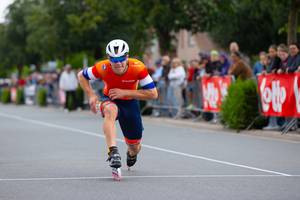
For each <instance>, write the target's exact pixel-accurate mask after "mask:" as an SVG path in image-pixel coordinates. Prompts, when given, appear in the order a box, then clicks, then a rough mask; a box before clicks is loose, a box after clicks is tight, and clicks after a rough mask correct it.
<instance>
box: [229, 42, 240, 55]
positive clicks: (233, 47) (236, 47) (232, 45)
mask: <svg viewBox="0 0 300 200" xmlns="http://www.w3.org/2000/svg"><path fill="white" fill-rule="evenodd" d="M229 51H230V53H234V52H239V51H240V47H239V45H238V43H237V42H231V43H230V44H229Z"/></svg>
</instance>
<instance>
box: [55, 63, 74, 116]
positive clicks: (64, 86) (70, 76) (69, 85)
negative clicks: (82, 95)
mask: <svg viewBox="0 0 300 200" xmlns="http://www.w3.org/2000/svg"><path fill="white" fill-rule="evenodd" d="M77 87H78V80H77V76H76V75H75V73H74V71H73V70H72V67H71V65H69V64H67V65H66V66H65V70H64V71H63V72H62V74H61V76H60V79H59V89H61V90H62V91H64V92H65V97H66V100H65V105H64V108H65V110H66V111H69V110H70V109H76V107H77V106H76V89H77ZM69 101H73V104H72V107H70V106H68V104H69Z"/></svg>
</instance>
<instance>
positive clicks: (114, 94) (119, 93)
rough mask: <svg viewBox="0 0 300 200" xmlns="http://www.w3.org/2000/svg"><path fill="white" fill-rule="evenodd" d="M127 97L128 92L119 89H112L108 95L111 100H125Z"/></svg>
mask: <svg viewBox="0 0 300 200" xmlns="http://www.w3.org/2000/svg"><path fill="white" fill-rule="evenodd" d="M126 95H127V93H126V90H122V89H119V88H114V89H110V90H109V93H108V96H109V98H110V99H112V100H115V99H121V98H124V97H126Z"/></svg>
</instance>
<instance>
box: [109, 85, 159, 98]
mask: <svg viewBox="0 0 300 200" xmlns="http://www.w3.org/2000/svg"><path fill="white" fill-rule="evenodd" d="M157 97H158V93H157V90H156V88H152V89H140V90H124V89H119V88H114V89H110V90H109V98H110V99H112V100H114V99H120V98H132V99H139V100H150V99H157Z"/></svg>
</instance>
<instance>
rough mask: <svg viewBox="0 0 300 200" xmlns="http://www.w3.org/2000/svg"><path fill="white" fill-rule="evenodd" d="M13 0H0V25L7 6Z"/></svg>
mask: <svg viewBox="0 0 300 200" xmlns="http://www.w3.org/2000/svg"><path fill="white" fill-rule="evenodd" d="M13 1H14V0H0V23H1V22H3V21H4V16H5V14H6V13H7V10H6V8H7V6H8V5H9V4H11V3H12V2H13Z"/></svg>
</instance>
